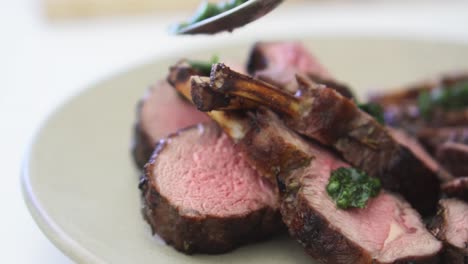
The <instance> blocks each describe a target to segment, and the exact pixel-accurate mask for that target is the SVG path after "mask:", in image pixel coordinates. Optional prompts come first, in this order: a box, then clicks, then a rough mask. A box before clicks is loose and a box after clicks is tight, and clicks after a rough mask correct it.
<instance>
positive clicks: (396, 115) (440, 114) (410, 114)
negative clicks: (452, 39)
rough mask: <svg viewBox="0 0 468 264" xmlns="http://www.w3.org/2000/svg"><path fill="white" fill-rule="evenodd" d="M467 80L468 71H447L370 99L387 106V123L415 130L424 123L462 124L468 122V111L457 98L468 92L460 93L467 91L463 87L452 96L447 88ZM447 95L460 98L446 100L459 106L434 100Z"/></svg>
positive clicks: (409, 130) (415, 131) (434, 124)
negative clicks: (438, 75) (450, 72)
mask: <svg viewBox="0 0 468 264" xmlns="http://www.w3.org/2000/svg"><path fill="white" fill-rule="evenodd" d="M467 82H468V73H464V72H461V73H453V74H447V75H444V76H441V77H440V78H435V79H432V80H427V81H422V82H419V83H416V84H413V85H410V86H408V87H405V88H403V89H401V88H400V89H398V88H397V89H394V90H398V91H397V92H393V93H389V94H384V95H379V96H374V97H373V98H372V99H371V100H372V101H373V102H376V103H378V104H380V105H381V106H382V107H383V108H384V110H385V121H386V124H388V125H391V126H395V127H400V128H403V129H405V130H407V131H408V132H410V133H412V134H416V133H418V132H419V131H420V130H421V129H424V128H425V127H444V126H463V125H466V124H467V123H468V111H467V110H466V109H463V108H462V107H460V105H459V104H458V102H463V100H466V99H464V98H466V96H459V95H462V94H464V93H465V92H464V91H462V90H464V89H466V88H462V89H460V90H459V91H458V92H461V93H460V94H459V95H458V94H457V95H456V94H453V95H454V96H452V98H451V99H450V98H449V97H451V95H450V94H449V93H448V92H447V91H449V90H452V89H453V88H454V87H456V86H457V85H458V86H459V85H466V84H467ZM458 88H460V87H458ZM447 95H449V96H447ZM447 98H449V100H452V101H458V102H457V103H456V104H455V103H453V104H446V105H452V106H455V105H456V108H454V107H452V106H451V107H445V106H444V107H440V106H442V105H440V104H439V105H438V104H434V100H435V99H443V100H446V99H447ZM439 101H440V100H439ZM443 104H445V103H443ZM429 106H431V107H429ZM429 110H430V111H429Z"/></svg>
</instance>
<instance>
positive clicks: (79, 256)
mask: <svg viewBox="0 0 468 264" xmlns="http://www.w3.org/2000/svg"><path fill="white" fill-rule="evenodd" d="M307 38H315V39H339V38H344V39H351V40H353V39H354V40H355V39H368V40H378V41H404V42H417V43H433V44H443V45H453V46H463V47H467V48H468V43H465V42H460V41H456V40H453V39H440V38H437V37H421V36H405V35H398V34H397V35H392V34H388V35H380V34H361V33H359V34H342V33H339V32H331V33H322V34H314V33H313V32H310V33H308V34H305V35H303V36H302V37H300V38H299V37H297V36H295V35H282V36H276V37H273V38H272V37H264V38H263V39H262V40H257V41H281V40H292V41H301V40H303V39H307ZM254 42H256V41H253V40H251V39H248V40H239V41H232V42H230V43H226V42H223V43H215V44H211V45H205V46H201V47H198V48H192V49H181V50H175V51H172V52H168V53H166V54H161V55H158V56H153V57H151V58H149V59H146V60H143V61H140V62H139V63H138V62H137V63H134V64H130V65H127V66H126V67H123V68H121V69H119V70H117V71H116V72H113V73H111V74H107V75H105V76H103V77H102V78H99V79H98V80H95V81H92V82H90V83H88V84H87V85H85V86H84V87H83V88H81V89H79V90H78V91H76V92H74V93H72V94H71V95H70V96H68V97H67V98H65V99H63V100H62V101H61V102H60V103H59V104H58V105H56V106H55V107H53V108H52V109H51V110H50V112H48V113H47V114H46V116H45V118H44V119H43V120H42V121H41V123H40V125H39V126H37V127H36V128H35V129H34V131H33V132H32V133H31V136H30V138H29V140H28V143H27V144H26V148H25V150H24V152H23V156H22V159H21V160H22V162H21V170H20V185H21V193H22V197H23V200H24V203H25V204H26V207H27V208H28V211H29V213H30V214H31V216H32V218H33V219H34V222H35V223H36V224H37V226H38V227H39V229H40V230H41V232H42V233H43V234H44V235H45V237H47V239H48V240H49V241H50V242H52V244H53V245H54V246H56V247H57V248H58V249H59V250H60V251H61V252H62V253H63V254H64V255H65V256H67V257H69V258H70V259H71V260H73V261H76V262H78V263H107V262H106V261H105V260H103V259H102V258H101V257H99V256H97V255H96V254H94V253H93V252H92V251H91V250H89V249H86V248H85V247H84V246H82V245H81V244H80V243H78V242H77V241H76V240H75V239H73V238H72V237H71V236H70V235H69V234H67V232H65V231H64V230H63V229H62V228H61V227H60V226H59V225H58V224H57V223H56V222H55V221H54V220H53V219H52V218H51V216H50V215H49V214H48V213H47V211H46V210H45V209H44V208H43V205H42V204H41V203H40V201H39V199H38V197H37V195H36V193H35V192H34V190H33V189H34V188H33V186H32V183H31V173H30V163H31V158H32V155H31V154H32V152H33V149H34V148H35V147H36V145H37V142H38V141H39V139H40V137H41V136H42V134H43V132H44V128H45V127H46V125H48V124H49V123H50V122H51V120H53V119H54V118H55V117H56V115H58V114H59V113H60V111H61V110H62V109H63V108H64V107H66V106H67V105H68V104H70V103H71V102H73V101H74V100H77V99H78V98H80V97H82V96H84V95H85V94H86V93H88V92H91V91H92V90H94V89H95V88H96V87H98V86H100V85H102V84H104V83H106V82H107V81H111V80H113V79H115V78H118V77H119V76H121V75H124V74H128V73H130V72H134V71H135V72H136V71H138V70H140V69H144V68H146V67H148V66H150V65H152V64H157V63H159V62H162V61H164V60H167V59H170V58H174V57H184V56H188V55H189V54H194V52H203V51H207V50H209V49H211V48H218V49H233V48H235V47H237V46H240V45H243V44H244V45H246V44H249V43H250V44H252V43H254ZM226 44H227V45H226Z"/></svg>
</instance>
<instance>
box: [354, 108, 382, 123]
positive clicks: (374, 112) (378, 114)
mask: <svg viewBox="0 0 468 264" xmlns="http://www.w3.org/2000/svg"><path fill="white" fill-rule="evenodd" d="M357 105H358V107H359V108H360V109H361V110H362V111H364V112H366V113H368V114H369V115H371V116H372V117H374V118H375V120H377V122H379V123H380V124H384V122H385V119H384V111H383V109H382V107H381V106H380V105H379V104H376V103H367V104H357Z"/></svg>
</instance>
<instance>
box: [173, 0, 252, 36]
mask: <svg viewBox="0 0 468 264" xmlns="http://www.w3.org/2000/svg"><path fill="white" fill-rule="evenodd" d="M247 1H248V0H230V1H225V2H221V3H218V4H214V3H210V2H208V1H203V2H202V3H201V4H200V6H199V7H198V9H197V11H196V12H195V14H194V15H193V16H192V18H190V19H189V20H188V21H187V22H183V23H180V24H179V25H178V27H177V29H178V30H180V29H182V28H184V27H188V26H190V25H192V24H195V23H197V22H200V21H202V20H205V19H208V18H210V17H214V16H216V15H219V14H221V13H224V12H226V11H229V10H231V9H233V8H235V7H237V6H240V5H242V4H243V3H245V2H247Z"/></svg>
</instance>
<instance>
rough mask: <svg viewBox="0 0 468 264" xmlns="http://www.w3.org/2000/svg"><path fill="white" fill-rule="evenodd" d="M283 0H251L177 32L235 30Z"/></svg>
mask: <svg viewBox="0 0 468 264" xmlns="http://www.w3.org/2000/svg"><path fill="white" fill-rule="evenodd" d="M282 2H283V0H250V1H247V2H245V3H243V4H242V5H239V6H237V7H235V8H233V9H231V10H228V11H226V12H223V13H221V14H219V15H216V16H213V17H210V18H207V19H204V20H202V21H200V22H197V23H194V24H191V25H188V26H186V27H182V28H180V29H177V30H175V32H174V33H175V34H178V35H182V34H215V33H219V32H221V31H229V32H231V31H233V30H234V29H235V28H238V27H242V26H244V25H246V24H248V23H250V22H252V21H254V20H257V19H259V18H260V17H262V16H264V15H266V14H268V13H269V12H270V11H271V10H273V9H274V8H275V7H277V6H278V5H279V4H281V3H282Z"/></svg>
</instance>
